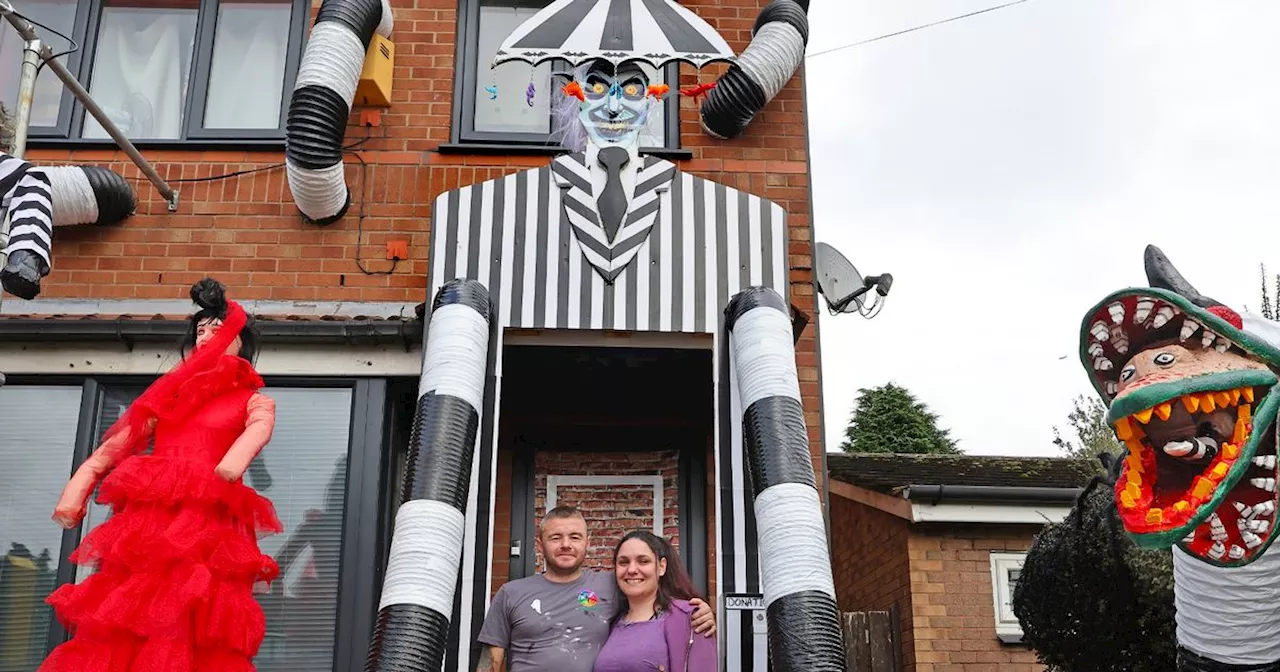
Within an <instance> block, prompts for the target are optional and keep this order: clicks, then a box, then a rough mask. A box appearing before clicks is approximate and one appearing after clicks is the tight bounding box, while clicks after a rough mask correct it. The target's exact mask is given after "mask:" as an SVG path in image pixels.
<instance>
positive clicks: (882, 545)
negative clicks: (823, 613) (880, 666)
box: [831, 496, 914, 665]
mask: <svg viewBox="0 0 1280 672" xmlns="http://www.w3.org/2000/svg"><path fill="white" fill-rule="evenodd" d="M909 536H910V530H909V529H908V523H907V521H905V520H903V519H902V518H899V517H897V516H894V515H891V514H888V513H885V512H883V511H880V510H879V509H876V508H873V507H870V506H867V505H865V504H861V503H858V502H854V501H851V500H849V499H846V498H844V497H838V496H833V497H832V498H831V546H832V551H833V556H834V558H835V561H834V564H833V566H832V570H833V571H834V572H835V582H836V599H837V601H838V604H839V606H840V611H888V610H889V608H890V607H892V606H893V605H894V604H897V605H898V609H899V615H900V616H899V618H900V623H899V624H898V625H899V630H900V631H901V632H902V635H903V639H904V641H909V640H910V637H911V625H912V621H911V577H910V568H909V564H908V563H909V558H908V554H907V539H908V537H909ZM904 649H905V653H906V654H907V655H906V656H904V658H905V661H904V662H906V663H907V664H908V665H911V664H913V663H914V652H913V651H911V647H904Z"/></svg>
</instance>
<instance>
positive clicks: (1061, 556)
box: [1013, 485, 1177, 672]
mask: <svg viewBox="0 0 1280 672" xmlns="http://www.w3.org/2000/svg"><path fill="white" fill-rule="evenodd" d="M1113 498H1114V494H1113V493H1112V491H1111V488H1109V487H1106V486H1105V485H1100V486H1099V487H1098V488H1097V489H1096V490H1095V491H1093V492H1092V493H1090V495H1089V496H1088V497H1087V498H1085V501H1084V502H1083V504H1077V506H1076V508H1075V509H1074V510H1073V511H1072V513H1071V515H1069V516H1068V517H1067V519H1066V520H1064V521H1063V522H1061V523H1056V524H1051V525H1047V526H1045V528H1044V529H1043V530H1041V531H1040V534H1039V535H1037V536H1036V539H1035V542H1034V543H1033V544H1032V546H1031V550H1030V551H1029V552H1028V553H1027V558H1026V561H1025V562H1024V564H1023V567H1022V573H1021V575H1020V576H1019V578H1018V584H1017V587H1016V588H1015V589H1014V594H1013V612H1014V614H1015V615H1016V616H1017V617H1018V622H1019V623H1020V624H1021V625H1022V630H1023V633H1024V637H1023V641H1024V642H1025V643H1027V644H1030V645H1031V647H1032V648H1033V649H1035V652H1036V657H1037V658H1039V660H1040V662H1041V663H1043V664H1044V665H1046V666H1047V669H1048V672H1168V670H1173V669H1176V664H1175V661H1176V658H1177V641H1176V630H1175V628H1176V626H1175V623H1174V603H1173V559H1172V555H1171V554H1170V552H1169V551H1143V550H1141V549H1139V548H1138V547H1137V546H1135V545H1134V544H1133V542H1131V541H1130V540H1129V539H1128V537H1126V536H1125V535H1124V532H1123V528H1121V527H1120V523H1119V521H1112V522H1113V523H1114V527H1112V526H1111V525H1109V524H1108V522H1107V519H1106V518H1107V517H1108V516H1110V515H1113V513H1110V511H1111V510H1112V509H1113V508H1114V506H1115V504H1114V499H1113Z"/></svg>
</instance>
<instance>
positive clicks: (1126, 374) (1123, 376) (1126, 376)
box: [1120, 365, 1138, 383]
mask: <svg viewBox="0 0 1280 672" xmlns="http://www.w3.org/2000/svg"><path fill="white" fill-rule="evenodd" d="M1137 372H1138V367H1136V366H1132V365H1130V366H1126V367H1124V369H1122V370H1121V371H1120V380H1122V381H1124V382H1126V383H1127V382H1129V381H1130V380H1133V375H1134V374H1135V373H1137Z"/></svg>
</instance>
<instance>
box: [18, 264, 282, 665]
mask: <svg viewBox="0 0 1280 672" xmlns="http://www.w3.org/2000/svg"><path fill="white" fill-rule="evenodd" d="M191 298H192V300H194V301H195V302H196V303H197V304H198V305H199V306H200V308H201V309H200V311H198V312H197V313H196V314H195V315H193V316H192V317H191V321H190V324H191V331H190V333H189V335H188V338H189V341H192V342H194V345H195V348H194V349H193V350H192V351H191V352H190V353H189V354H187V355H186V356H184V358H183V360H182V362H180V363H179V364H178V365H177V366H176V367H174V369H173V370H172V371H170V372H169V373H167V374H165V375H164V376H162V377H161V378H160V379H159V380H157V381H156V382H155V383H153V384H152V385H151V386H150V387H149V388H147V391H146V392H145V393H143V395H142V396H141V397H140V398H139V399H138V400H137V401H135V402H134V403H133V405H131V406H130V407H129V410H128V411H126V412H125V414H124V416H122V417H121V418H120V420H119V421H118V422H116V424H115V425H113V426H112V427H111V429H110V430H108V431H107V434H106V436H105V437H104V440H103V443H102V445H101V446H100V447H99V448H98V449H97V450H96V451H94V453H93V454H92V455H91V456H90V457H89V458H88V459H87V460H85V462H84V463H83V464H82V465H81V466H80V468H79V469H77V470H76V472H75V474H74V475H73V476H72V478H71V480H70V482H68V483H67V485H66V488H65V489H64V490H63V492H62V497H61V499H60V500H59V502H58V504H57V507H56V508H55V510H54V515H53V519H54V521H55V522H57V523H58V524H59V525H61V526H62V527H64V528H72V527H75V526H77V525H79V524H80V521H81V520H82V519H83V518H84V515H85V504H86V502H87V500H88V498H89V495H90V493H92V491H93V489H94V487H95V486H97V485H98V484H99V483H101V487H100V488H99V491H98V501H99V502H101V503H104V504H109V505H110V506H111V507H112V515H111V517H110V518H108V519H107V521H106V522H104V523H102V524H101V525H99V526H97V527H96V528H95V529H94V530H93V531H92V532H90V533H89V534H88V535H87V536H86V537H85V538H84V541H83V542H82V543H81V544H80V547H79V548H77V549H76V551H75V553H73V554H72V555H71V560H72V561H73V562H75V563H77V564H89V565H93V566H94V567H95V572H94V573H93V574H92V575H90V576H89V577H88V578H87V579H85V580H84V581H82V582H80V583H79V584H68V585H64V586H62V587H61V588H59V589H58V590H56V591H55V592H54V593H53V594H52V595H50V596H49V598H48V602H49V603H50V604H51V605H53V607H54V609H55V611H56V613H57V615H58V618H59V620H60V621H61V622H62V623H63V624H64V625H65V626H66V627H67V629H68V630H69V631H70V632H71V633H72V635H73V637H72V639H71V640H70V641H68V642H67V643H65V644H63V645H61V646H59V647H58V648H56V649H55V650H54V651H53V653H51V654H50V655H49V657H48V658H47V659H46V660H45V662H44V664H43V665H42V666H41V667H40V670H41V672H53V671H62V670H66V671H68V672H70V671H73V670H74V671H75V672H97V671H102V672H143V671H146V672H162V671H163V672H250V671H252V670H254V666H253V663H252V662H251V661H252V659H253V657H254V656H255V655H256V654H257V652H258V647H259V646H260V645H261V643H262V638H263V635H264V632H265V620H264V617H263V613H262V608H261V607H260V606H259V605H258V603H257V601H256V600H255V599H254V597H253V585H254V583H255V582H257V581H268V582H269V581H272V580H274V579H275V578H276V575H277V574H278V573H279V569H278V567H277V566H276V563H275V562H274V561H273V560H272V559H271V558H270V557H269V556H267V555H264V554H262V553H261V552H260V551H259V549H258V543H257V535H258V534H259V533H264V532H265V533H277V532H280V531H281V525H280V521H279V520H278V519H277V518H276V514H275V509H274V507H273V506H272V504H271V502H270V501H269V500H267V499H266V498H264V497H262V496H260V495H258V494H257V493H256V492H255V491H254V490H252V489H251V488H249V487H247V486H245V485H244V484H243V483H242V482H241V477H242V476H243V475H244V472H245V470H246V469H247V468H248V466H249V463H250V462H252V461H253V458H254V457H255V456H257V454H258V452H259V451H261V450H262V448H263V446H265V445H266V444H267V442H268V441H269V440H270V438H271V432H272V429H273V427H274V424H275V404H274V402H273V401H272V400H271V399H270V398H269V397H266V396H264V395H262V394H260V393H259V392H258V389H259V388H261V387H262V385H263V383H262V379H261V378H260V377H259V376H258V374H257V372H256V371H255V370H254V368H253V365H252V364H251V363H250V360H251V359H252V356H253V354H254V352H253V351H254V344H253V338H252V331H251V330H246V329H245V326H246V322H247V319H248V318H247V316H246V315H245V313H244V310H243V309H242V308H241V307H240V306H239V305H238V304H236V303H235V302H234V301H228V300H227V299H226V298H225V293H224V289H223V287H222V285H221V284H219V283H217V282H216V281H214V280H212V279H208V278H206V279H205V280H202V281H200V282H199V283H197V284H196V285H195V286H194V287H192V289H191ZM151 443H153V444H154V447H153V448H152V451H151V453H150V454H144V453H145V451H146V449H147V447H148V444H151ZM108 472H110V473H109V474H108Z"/></svg>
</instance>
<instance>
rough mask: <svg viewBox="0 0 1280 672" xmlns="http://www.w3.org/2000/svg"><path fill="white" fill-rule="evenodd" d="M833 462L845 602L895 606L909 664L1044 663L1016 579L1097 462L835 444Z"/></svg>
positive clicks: (1011, 670) (950, 670)
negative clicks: (1027, 634)
mask: <svg viewBox="0 0 1280 672" xmlns="http://www.w3.org/2000/svg"><path fill="white" fill-rule="evenodd" d="M827 466H828V469H829V472H828V477H829V487H830V490H831V503H830V518H831V530H832V533H831V538H832V540H833V541H832V553H833V556H834V558H835V566H834V567H835V572H836V592H837V596H838V598H839V604H840V610H841V611H846V612H847V611H890V612H892V613H894V614H896V615H897V619H898V622H897V623H896V628H895V630H896V635H897V638H898V645H899V648H900V660H901V662H902V669H903V670H904V671H906V672H911V671H913V670H914V671H915V672H961V671H966V670H968V671H975V672H976V671H977V670H1001V671H1002V672H1033V671H1037V670H1043V669H1044V668H1043V667H1042V666H1040V665H1038V664H1037V663H1036V658H1035V654H1034V653H1033V652H1032V651H1031V650H1030V649H1029V648H1027V647H1026V646H1025V645H1022V644H1020V643H1019V642H1020V641H1021V637H1022V631H1021V628H1020V627H1019V625H1018V619H1017V618H1016V617H1015V616H1014V615H1013V611H1012V608H1011V607H1010V604H1011V602H1012V595H1013V587H1014V585H1015V584H1016V582H1017V575H1018V572H1019V569H1020V568H1021V566H1022V560H1023V558H1024V557H1025V556H1026V551H1027V549H1029V548H1030V547H1031V542H1032V539H1033V538H1034V536H1035V535H1036V533H1037V532H1039V531H1040V529H1041V528H1042V527H1043V526H1044V525H1045V524H1046V522H1050V521H1052V522H1058V521H1061V520H1062V519H1063V518H1064V517H1065V516H1066V514H1067V513H1068V512H1069V511H1070V510H1071V507H1072V505H1073V503H1074V500H1075V497H1076V496H1077V495H1078V493H1079V492H1080V489H1081V488H1082V487H1083V486H1084V485H1085V484H1087V483H1088V481H1089V478H1090V477H1091V476H1092V475H1093V473H1094V467H1093V463H1092V462H1090V461H1088V460H1074V459H1059V458H1030V457H987V456H976V455H955V456H951V455H948V456H942V455H882V454H845V453H831V454H829V455H828V456H827Z"/></svg>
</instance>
